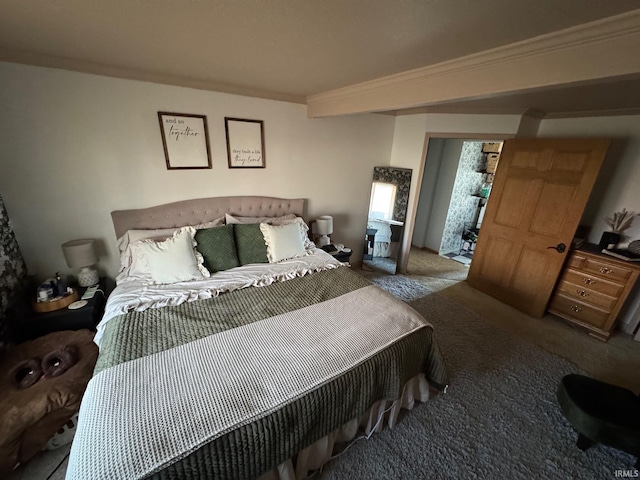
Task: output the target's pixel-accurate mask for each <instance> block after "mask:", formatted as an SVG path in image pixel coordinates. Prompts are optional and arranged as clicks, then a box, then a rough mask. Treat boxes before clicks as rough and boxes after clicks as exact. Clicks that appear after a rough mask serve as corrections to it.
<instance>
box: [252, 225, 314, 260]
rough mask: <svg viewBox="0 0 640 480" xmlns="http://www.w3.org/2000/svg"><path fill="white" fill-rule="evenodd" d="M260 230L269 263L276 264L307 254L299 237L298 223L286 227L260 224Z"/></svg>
mask: <svg viewBox="0 0 640 480" xmlns="http://www.w3.org/2000/svg"><path fill="white" fill-rule="evenodd" d="M260 230H261V231H262V235H263V236H264V243H266V244H267V258H268V259H269V263H276V262H279V261H281V260H287V259H289V258H294V257H302V256H303V255H306V254H307V251H306V250H305V248H304V243H303V241H302V237H301V235H300V225H299V224H298V222H295V223H290V224H288V225H281V226H273V225H268V224H266V223H261V224H260Z"/></svg>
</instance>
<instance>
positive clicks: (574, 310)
mask: <svg viewBox="0 0 640 480" xmlns="http://www.w3.org/2000/svg"><path fill="white" fill-rule="evenodd" d="M549 311H550V312H551V313H555V314H558V315H560V316H563V317H569V318H571V319H575V320H579V321H581V322H584V323H587V324H589V325H592V326H594V327H596V328H603V327H604V325H605V323H606V322H607V319H608V317H609V312H607V311H605V310H602V309H600V308H597V307H593V306H591V305H587V304H586V303H583V302H579V301H577V300H575V299H573V298H569V297H565V296H564V295H562V294H557V295H555V296H554V297H553V300H552V301H551V306H550V308H549Z"/></svg>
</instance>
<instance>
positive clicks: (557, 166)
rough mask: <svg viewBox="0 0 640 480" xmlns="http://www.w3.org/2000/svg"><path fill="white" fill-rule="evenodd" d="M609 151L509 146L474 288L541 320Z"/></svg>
mask: <svg viewBox="0 0 640 480" xmlns="http://www.w3.org/2000/svg"><path fill="white" fill-rule="evenodd" d="M608 146H609V140H605V139H571V140H567V139H557V140H556V139H514V140H507V141H506V142H505V144H504V147H503V149H502V154H501V155H500V164H499V167H498V171H497V173H496V178H495V181H494V184H493V187H492V191H491V196H490V197H489V201H488V202H487V209H486V213H485V216H484V219H483V222H482V226H481V228H480V235H479V238H478V243H477V245H476V249H475V252H474V255H473V257H474V259H473V262H472V263H471V269H470V271H469V276H468V278H467V280H468V282H469V284H470V285H471V286H473V287H474V288H477V289H478V290H481V291H483V292H485V293H487V294H489V295H491V296H492V297H495V298H497V299H499V300H501V301H503V302H505V303H508V304H509V305H512V306H514V307H515V308H517V309H518V310H521V311H523V312H525V313H528V314H529V315H532V316H534V317H540V316H542V315H543V314H544V312H545V310H546V307H547V303H548V302H549V298H550V296H551V293H552V292H553V288H554V286H555V283H556V280H557V279H558V276H559V274H560V270H561V269H562V264H563V262H564V259H565V257H566V255H567V252H568V249H569V246H570V245H571V240H572V239H573V235H574V233H575V231H576V228H577V227H578V223H579V222H580V218H581V216H582V211H583V210H584V207H585V204H586V203H587V199H588V198H589V194H590V193H591V189H592V187H593V184H594V182H595V180H596V177H597V175H598V171H599V170H600V165H601V164H602V160H603V159H604V155H605V153H606V151H607V147H608ZM560 244H564V245H565V246H566V249H565V250H564V251H561V250H563V249H562V247H560V248H557V249H556V247H557V246H558V245H560Z"/></svg>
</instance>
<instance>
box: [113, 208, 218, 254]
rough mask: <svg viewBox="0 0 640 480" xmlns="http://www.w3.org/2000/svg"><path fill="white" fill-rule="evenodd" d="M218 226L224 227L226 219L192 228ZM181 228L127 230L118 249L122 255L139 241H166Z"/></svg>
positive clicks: (119, 242) (120, 239)
mask: <svg viewBox="0 0 640 480" xmlns="http://www.w3.org/2000/svg"><path fill="white" fill-rule="evenodd" d="M218 225H224V217H220V218H216V219H215V220H212V221H210V222H205V223H201V224H198V225H191V226H192V227H193V228H195V229H201V228H211V227H216V226H218ZM181 228H183V227H172V228H161V229H155V230H142V229H141V230H127V232H126V233H125V234H124V235H123V236H121V237H120V238H119V239H118V249H119V250H120V253H122V252H124V251H125V250H126V249H127V247H128V246H129V245H130V244H131V243H133V242H137V241H138V240H146V239H154V240H156V241H157V240H165V239H167V238H169V237H170V236H172V235H173V234H174V233H175V232H177V231H178V230H180V229H181Z"/></svg>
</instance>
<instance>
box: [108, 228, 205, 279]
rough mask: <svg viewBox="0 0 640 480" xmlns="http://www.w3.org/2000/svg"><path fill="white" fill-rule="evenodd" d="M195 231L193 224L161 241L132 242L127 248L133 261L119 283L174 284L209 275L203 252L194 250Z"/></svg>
mask: <svg viewBox="0 0 640 480" xmlns="http://www.w3.org/2000/svg"><path fill="white" fill-rule="evenodd" d="M195 231H196V230H195V228H193V227H182V228H181V229H179V230H178V231H177V232H175V233H174V234H173V236H171V237H170V238H168V239H166V240H164V241H161V242H156V241H153V240H150V239H146V240H139V241H137V242H134V243H132V244H131V245H129V248H128V249H127V251H128V252H129V253H130V258H131V263H130V264H129V265H127V266H126V268H124V269H123V271H122V272H121V273H120V274H119V275H118V277H117V278H116V282H117V283H122V282H125V281H131V280H142V281H145V282H149V283H174V282H184V281H188V280H200V279H202V278H205V277H209V276H210V274H209V272H208V271H207V269H206V268H204V267H203V266H202V262H203V257H202V255H201V254H200V253H199V252H196V251H195V249H194V245H195V241H194V239H193V237H194V235H195ZM125 253H127V252H125Z"/></svg>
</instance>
